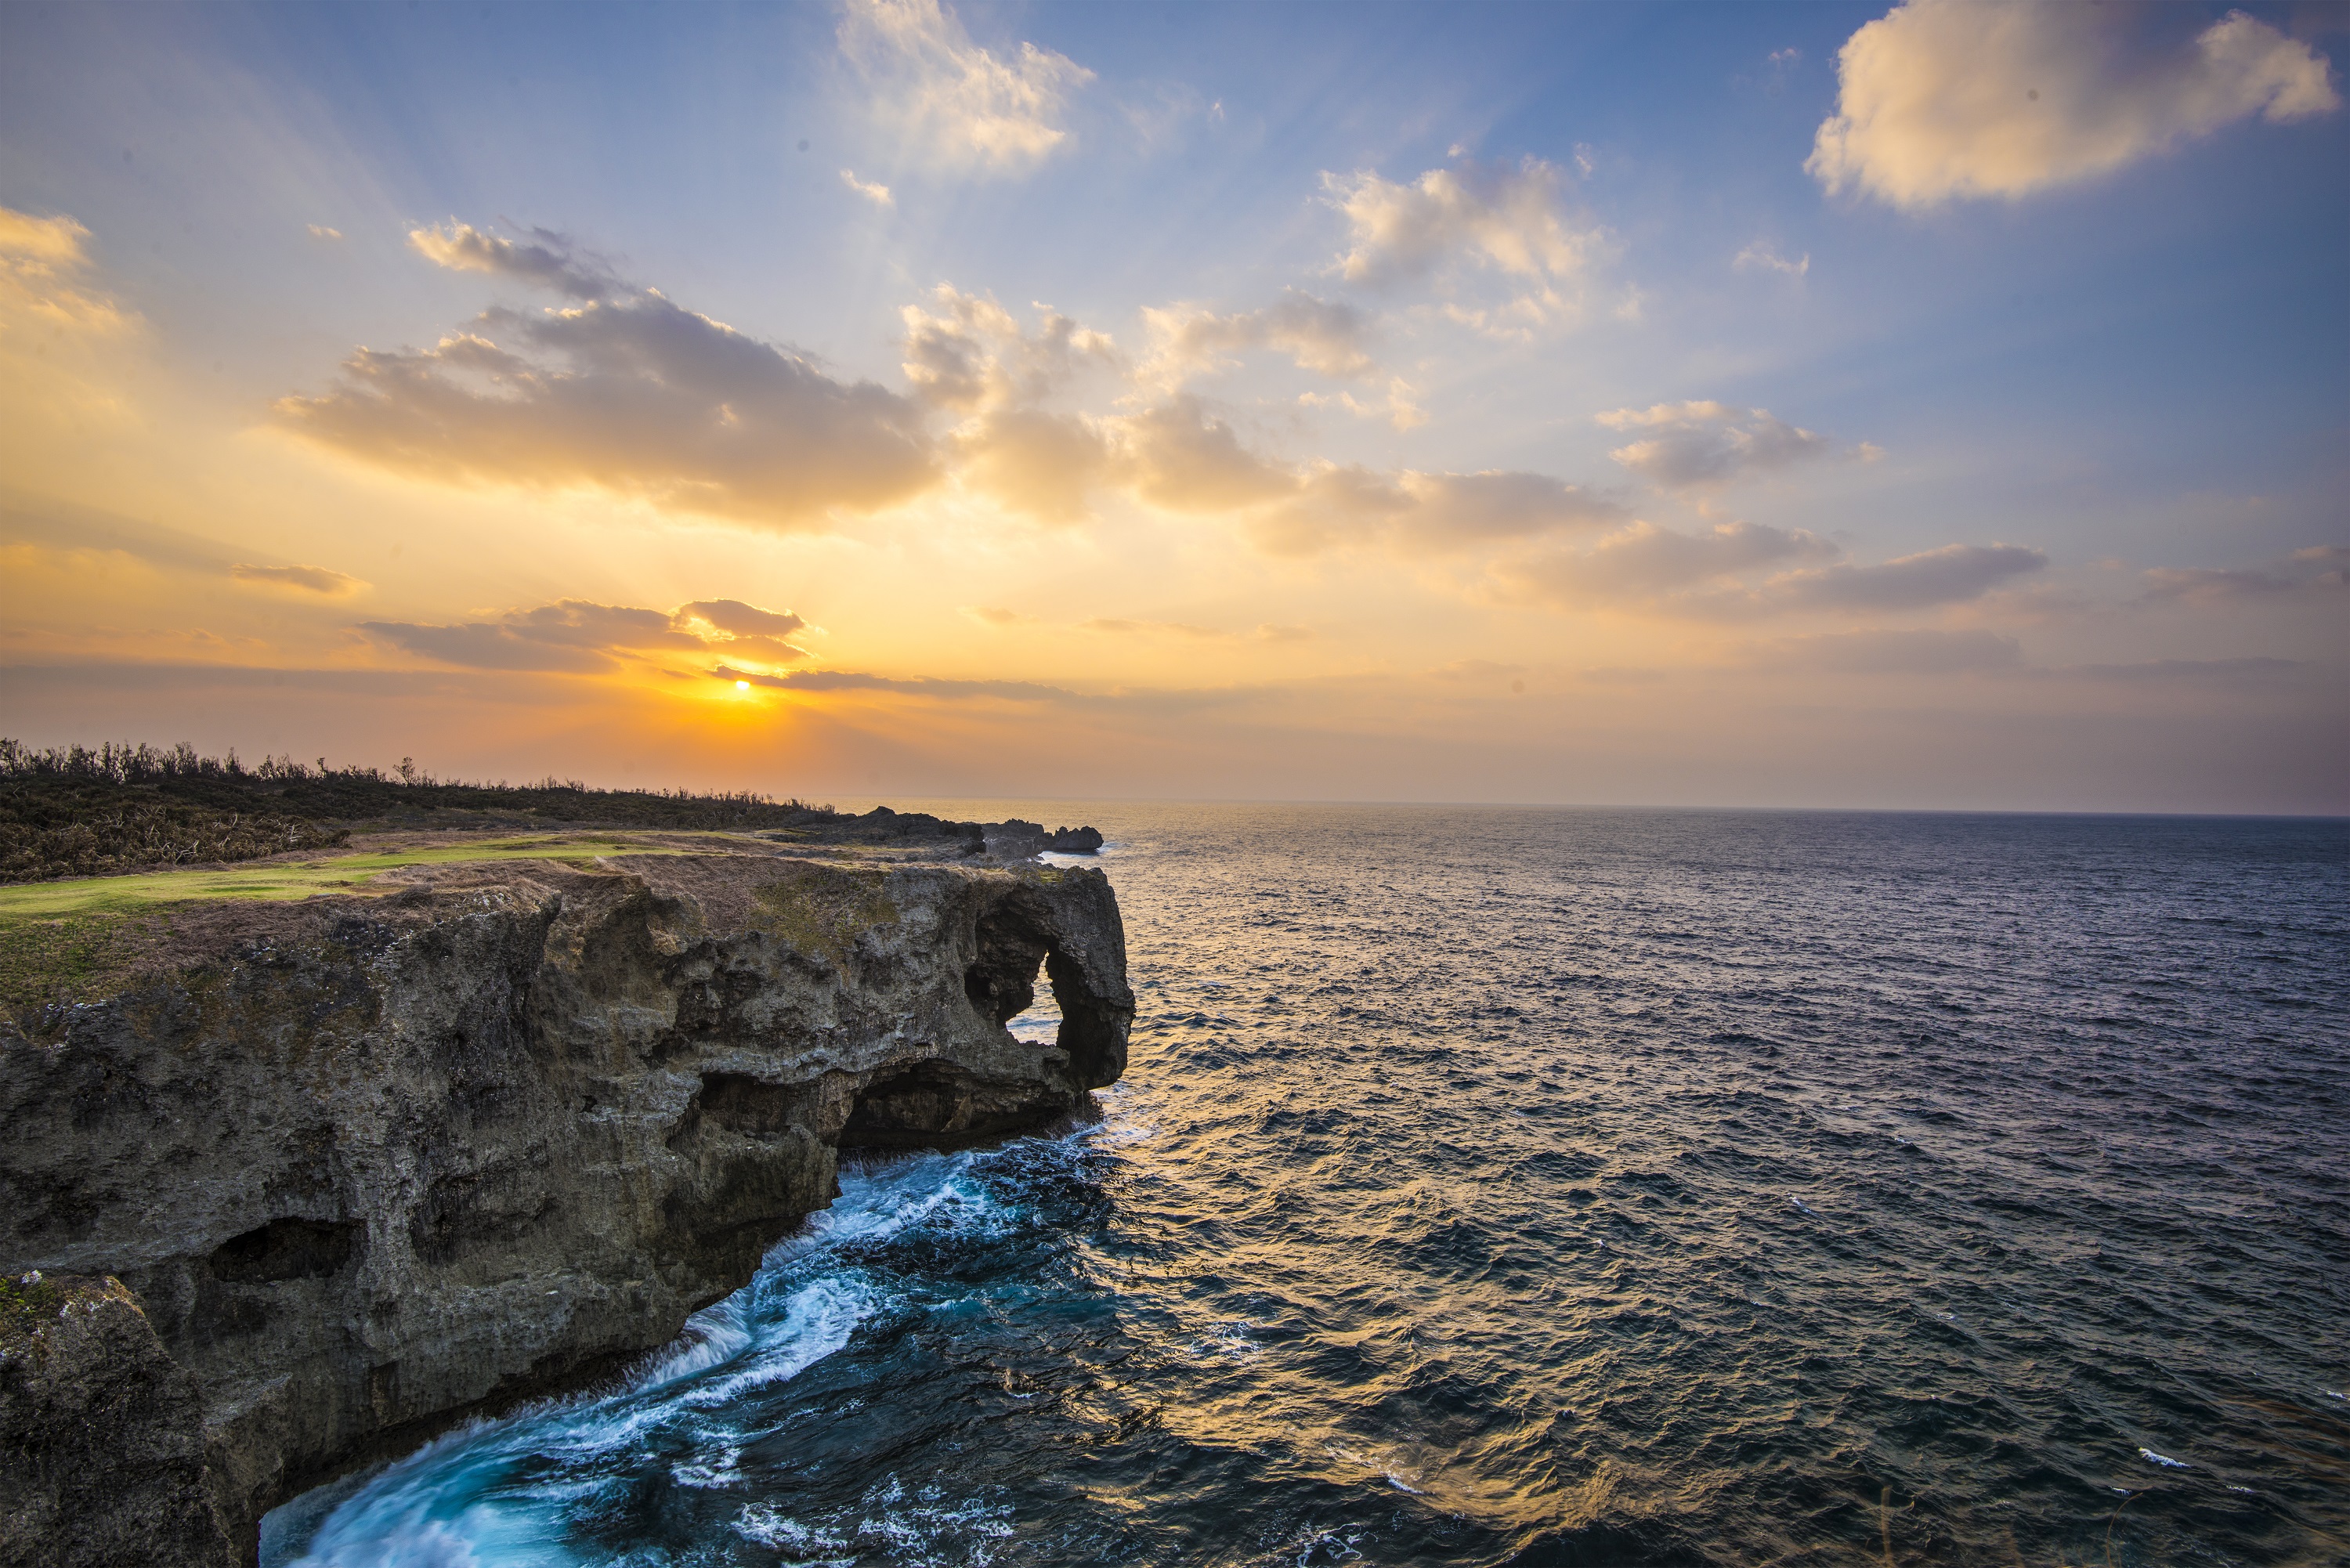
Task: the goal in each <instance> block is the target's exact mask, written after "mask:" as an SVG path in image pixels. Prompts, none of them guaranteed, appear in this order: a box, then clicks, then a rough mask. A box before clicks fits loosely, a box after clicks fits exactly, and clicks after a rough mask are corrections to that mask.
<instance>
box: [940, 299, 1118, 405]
mask: <svg viewBox="0 0 2350 1568" xmlns="http://www.w3.org/2000/svg"><path fill="white" fill-rule="evenodd" d="M1035 308H1036V309H1037V310H1038V311H1039V312H1040V313H1041V314H1040V317H1039V319H1038V321H1037V324H1036V329H1035V331H1034V332H1033V333H1032V332H1030V331H1029V330H1027V329H1026V328H1025V327H1022V326H1021V325H1020V321H1019V318H1018V317H1014V315H1013V314H1012V312H1010V311H1008V310H1006V309H1004V308H1003V306H1001V305H999V304H997V303H996V302H995V300H994V298H993V296H988V295H979V294H965V293H963V292H962V290H960V289H958V288H956V287H955V286H953V285H951V284H943V283H942V284H941V285H939V286H938V287H937V288H935V289H933V290H932V291H931V303H930V305H929V306H928V307H925V306H920V305H909V306H905V307H904V308H903V309H901V310H900V311H899V313H898V314H899V319H900V320H902V321H903V322H904V323H905V324H906V337H905V339H904V342H903V345H902V347H903V348H904V352H905V356H906V358H905V360H904V361H903V363H902V365H901V367H900V368H901V369H903V370H904V371H905V372H906V379H908V380H910V381H911V382H913V383H914V389H915V396H917V397H919V398H920V399H922V400H924V401H926V402H930V403H933V404H935V405H937V406H938V407H941V408H945V409H953V410H960V411H963V412H984V411H987V410H993V409H1003V408H1010V407H1013V406H1015V405H1019V404H1024V403H1033V402H1035V401H1037V400H1040V399H1043V398H1045V397H1046V396H1048V395H1049V394H1051V393H1052V392H1053V391H1054V390H1055V389H1057V388H1058V387H1059V386H1061V385H1062V384H1063V383H1065V382H1066V381H1067V380H1069V379H1071V378H1072V377H1074V376H1076V374H1077V373H1078V372H1079V371H1081V370H1083V369H1087V368H1089V367H1108V366H1114V365H1116V364H1117V363H1118V346H1117V344H1115V343H1114V342H1112V341H1111V340H1110V337H1109V335H1108V334H1107V333H1105V332H1097V331H1095V330H1094V329H1093V328H1092V327H1083V326H1080V325H1079V324H1078V323H1076V321H1074V320H1072V319H1071V318H1069V317H1066V316H1063V315H1062V314H1061V313H1060V312H1058V311H1056V310H1055V309H1053V308H1052V307H1051V306H1045V305H1039V306H1036V307H1035Z"/></svg>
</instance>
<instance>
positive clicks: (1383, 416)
mask: <svg viewBox="0 0 2350 1568" xmlns="http://www.w3.org/2000/svg"><path fill="white" fill-rule="evenodd" d="M1418 396H1419V391H1418V389H1416V388H1414V387H1413V386H1412V384H1411V383H1410V382H1409V381H1407V380H1405V379H1403V378H1402V377H1401V376H1391V377H1389V378H1388V394H1387V396H1386V397H1385V398H1384V399H1377V400H1374V399H1367V398H1358V397H1357V396H1355V394H1354V393H1352V392H1336V393H1327V392H1300V393H1299V394H1298V395H1297V400H1298V401H1299V402H1301V403H1304V404H1305V406H1306V407H1307V408H1310V409H1319V408H1327V407H1330V406H1332V405H1334V404H1335V405H1336V406H1337V407H1339V408H1342V409H1344V410H1347V412H1348V413H1350V414H1352V415H1354V416H1355V417H1356V418H1357V419H1358V420H1383V421H1386V422H1387V423H1388V424H1389V425H1391V426H1393V427H1394V428H1395V429H1397V430H1399V431H1408V430H1417V429H1418V428H1419V426H1421V425H1424V424H1426V423H1427V422H1428V410H1426V409H1423V408H1421V407H1420V406H1419V403H1418V402H1417V401H1415V400H1416V399H1417V398H1418Z"/></svg>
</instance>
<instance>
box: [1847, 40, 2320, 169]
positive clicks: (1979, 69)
mask: <svg viewBox="0 0 2350 1568" xmlns="http://www.w3.org/2000/svg"><path fill="white" fill-rule="evenodd" d="M2173 15H2175V14H2174V13H2168V12H2159V11H2158V12H2154V13H2151V14H2149V13H2143V12H2138V11H2135V10H2133V9H2132V8H2129V7H2125V6H2121V5H2104V6H2098V5H2079V4H2074V3H2071V0H1908V4H1906V5H1899V6H1897V7H1896V8H1895V9H1894V10H1893V11H1891V12H1890V13H1888V14H1887V15H1886V16H1882V17H1879V18H1878V19H1877V20H1876V21H1874V22H1871V23H1869V24H1867V25H1866V26H1863V27H1862V28H1860V30H1859V31H1857V32H1856V33H1854V34H1853V36H1851V37H1850V38H1849V39H1847V40H1846V43H1845V46H1844V49H1843V52H1842V54H1841V55H1840V56H1839V57H1838V69H1839V74H1840V76H1841V78H1842V81H1843V89H1842V93H1841V95H1840V97H1839V99H1838V100H1837V106H1836V113H1835V115H1833V116H1832V117H1830V118H1829V119H1827V120H1825V122H1823V123H1822V124H1821V126H1820V129H1819V135H1818V138H1817V140H1816V141H1815V143H1814V148H1813V151H1812V155H1811V158H1810V160H1809V161H1807V162H1806V163H1805V164H1804V167H1805V168H1806V169H1807V170H1809V171H1811V172H1812V173H1813V174H1814V175H1815V176H1817V177H1818V179H1819V181H1820V182H1821V183H1822V184H1823V185H1825V186H1826V187H1827V189H1828V190H1829V192H1844V191H1846V190H1854V189H1856V190H1858V191H1861V192H1865V193H1866V194H1868V195H1872V196H1876V197H1877V198H1879V199H1881V200H1883V201H1887V202H1892V203H1893V204H1895V205H1897V206H1902V207H1911V208H1917V207H1927V206H1931V205H1933V204H1934V203H1936V202H1945V201H1949V200H1951V199H1953V198H1957V197H1966V196H2005V197H2017V196H2022V195H2024V194H2026V193H2028V192H2033V191H2036V190H2040V189H2042V188H2043V187H2046V186H2051V185H2058V184H2064V183H2068V182H2074V181H2078V180H2085V179H2087V178H2090V177H2092V176H2094V175H2097V174H2102V173H2105V172H2106V171H2111V170H2115V169H2118V168H2121V167H2122V166H2123V165H2125V164H2127V163H2131V162H2134V161H2137V160H2138V159H2140V158H2144V157H2147V156H2149V155H2151V154H2154V153H2157V152H2160V151H2164V150H2165V149H2167V148H2168V147H2171V146H2173V145H2175V144H2177V143H2178V142H2179V141H2181V140H2188V139H2190V138H2194V137H2199V136H2205V135H2209V134H2210V132H2212V131H2214V130H2218V129H2219V128H2220V127H2221V126H2223V125H2227V124H2230V122H2232V121H2235V120H2239V119H2246V118H2249V117H2250V116H2252V115H2256V114H2257V115H2259V116H2261V117H2262V119H2270V120H2287V119H2302V118H2304V117H2306V116H2310V115H2316V114H2324V113H2326V112H2328V111H2330V110H2332V109H2334V108H2336V107H2337V106H2338V105H2339V104H2340V102H2341V99H2340V97H2339V96H2338V95H2337V94H2336V93H2335V91H2334V85H2333V83H2332V81H2331V80H2330V79H2329V71H2328V68H2327V62H2326V60H2325V58H2324V57H2323V56H2321V55H2318V54H2317V53H2315V52H2314V50H2312V49H2311V48H2310V47H2309V46H2308V45H2306V44H2303V43H2301V42H2299V41H2298V40H2296V39H2293V38H2288V37H2286V36H2284V35H2283V34H2282V33H2280V32H2278V31H2277V30H2276V29H2275V28H2274V27H2272V26H2269V25H2268V24H2267V23H2265V22H2262V21H2259V20H2257V19H2256V18H2254V17H2251V16H2246V15H2245V14H2244V13H2243V12H2241V11H2231V12H2230V13H2229V14H2228V15H2227V16H2225V17H2224V18H2222V19H2221V20H2220V21H2218V22H2215V23H2213V24H2212V25H2211V26H2210V27H2208V28H2205V29H2204V30H2203V31H2202V32H2201V33H2200V34H2199V35H2198V36H2195V37H2193V38H2191V39H2189V38H2184V37H2176V36H2174V37H2173V38H2170V39H2168V40H2166V39H2163V38H2161V37H2160V36H2159V35H2161V34H2162V33H2164V32H2165V31H2167V30H2168V29H2167V27H2166V26H2165V24H2167V23H2168V21H2169V20H2170V17H2171V16H2173Z"/></svg>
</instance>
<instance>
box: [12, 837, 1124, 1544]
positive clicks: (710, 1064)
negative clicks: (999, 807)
mask: <svg viewBox="0 0 2350 1568" xmlns="http://www.w3.org/2000/svg"><path fill="white" fill-rule="evenodd" d="M404 875H405V876H406V877H408V880H409V882H410V883H411V885H410V886H408V887H407V888H405V890H403V891H400V892H399V893H396V894H394V895H392V896H390V897H378V898H317V899H312V900H309V901H307V902H304V903H300V904H246V905H221V906H210V907H207V908H205V909H202V910H197V911H193V912H190V913H186V914H182V915H181V916H179V917H178V918H177V919H176V924H175V940H176V941H177V942H178V943H179V950H176V951H175V952H174V953H173V954H172V959H171V961H170V962H169V963H166V964H162V965H160V966H157V967H152V968H151V969H150V970H149V971H147V972H145V973H143V974H141V975H140V976H139V977H137V978H136V979H134V980H133V981H130V982H128V983H127V984H126V985H125V986H124V987H123V988H122V989H121V990H120V993H119V994H116V995H113V996H111V997H109V998H108V999H105V1000H102V1001H99V1002H94V1003H90V1004H87V1005H80V1006H75V1007H70V1008H51V1009H47V1010H46V1011H43V1012H38V1013H31V1014H27V1015H26V1016H23V1017H20V1018H18V1019H16V1020H15V1021H13V1022H9V1023H0V1052H5V1090H4V1091H0V1092H5V1114H6V1116H7V1125H8V1127H9V1128H10V1137H9V1138H8V1139H7V1140H5V1143H0V1174H5V1189H6V1193H7V1196H8V1202H7V1204H6V1206H5V1213H0V1268H5V1270H7V1271H8V1272H11V1273H16V1272H23V1271H26V1270H30V1269H43V1270H48V1271H63V1272H78V1273H83V1274H91V1275H98V1274H111V1275H114V1276H116V1277H117V1278H119V1279H120V1281H121V1282H123V1284H125V1285H127V1286H129V1287H130V1290H131V1291H133V1292H135V1293H137V1297H138V1301H139V1302H140V1303H143V1304H144V1307H145V1320H146V1321H147V1322H149V1323H151V1324H152V1325H153V1332H154V1334H155V1335H156V1336H157V1337H158V1338H159V1339H160V1342H161V1345H162V1346H163V1347H164V1349H166V1350H168V1352H169V1353H170V1355H171V1357H172V1360H173V1361H175V1362H176V1363H177V1364H178V1365H179V1366H182V1367H184V1368H186V1369H187V1371H188V1372H190V1373H192V1375H193V1376H194V1378H195V1380H196V1385H197V1386H198V1387H199V1388H200V1389H201V1396H202V1402H203V1430H204V1435H205V1446H206V1457H207V1458H208V1459H209V1462H210V1468H211V1485H212V1488H213V1493H214V1495H215V1497H216V1498H217V1501H218V1506H219V1511H220V1515H221V1517H222V1518H223V1519H224V1521H226V1524H227V1527H228V1529H229V1531H230V1532H231V1533H232V1534H233V1535H234V1537H235V1539H236V1541H237V1542H238V1544H239V1548H240V1550H241V1552H243V1553H244V1555H245V1556H247V1557H248V1558H249V1557H250V1556H251V1554H252V1552H253V1550H254V1542H255V1526H256V1523H257V1521H258V1520H259V1518H260V1516H261V1514H262V1513H263V1512H264V1511H266V1510H267V1509H269V1508H271V1507H273V1506H275V1505H276V1503H278V1502H280V1501H284V1500H285V1499H286V1498H287V1497H289V1496H291V1495H293V1494H294V1493H295V1492H296V1491H297V1490H301V1489H302V1488H304V1487H307V1486H308V1485H310V1484H313V1483H315V1482H316V1481H317V1480H323V1479H325V1478H327V1477H328V1476H331V1475H332V1474H335V1473H337V1472H338V1471H339V1470H342V1469H348V1468H349V1467H350V1466H351V1465H353V1464H355V1463H359V1462H362V1461H364V1460H365V1459H369V1458H372V1457H375V1456H377V1455H380V1454H384V1453H388V1452H390V1451H394V1450H396V1449H400V1448H403V1447H406V1446H408V1445H410V1444H412V1443H413V1442H415V1441H416V1440H418V1439H419V1438H421V1437H423V1436H425V1435H427V1434H429V1433H430V1432H431V1431H432V1430H434V1429H436V1428H438V1427H439V1426H442V1425H445V1424H446V1423H447V1422H448V1421H449V1420H450V1419H452V1417H454V1416H455V1415H457V1414H459V1413H462V1412H465V1411H469V1410H474V1409H481V1408H485V1407H495V1406H497V1405H499V1404H501V1403H504V1402H508V1401H511V1400H512V1399H514V1398H516V1397H523V1396H526V1395H530V1394H536V1393H542V1392H547V1391H551V1390H555V1389H558V1388H562V1387H567V1386H577V1385H578V1384H579V1383H580V1382H581V1381H582V1380H583V1379H585V1378H587V1377H588V1376H593V1375H594V1374H596V1373H598V1372H600V1371H604V1370H608V1369H612V1368H616V1367H617V1366H619V1365H620V1364H622V1363H624V1362H625V1361H627V1360H628V1359H629V1358H632V1357H634V1356H635V1355H639V1354H640V1353H642V1352H644V1351H647V1350H649V1349H651V1348H653V1347H656V1346H658V1345H661V1344H663V1343H665V1342H666V1341H668V1340H669V1339H671V1338H672V1337H673V1336H674V1335H675V1334H677V1332H678V1331H679V1329H680V1327H681V1325H682V1324H683V1323H684V1321H685V1318H686V1316H687V1314H690V1313H691V1312H693V1311H695V1310H696V1309H698V1308H700V1307H702V1306H703V1305H705V1304H707V1303H710V1302H712V1301H714V1300H716V1299H718V1298H719V1297H720V1296H723V1295H724V1294H725V1293H728V1292H730V1291H733V1290H734V1289H736V1288H738V1287H739V1286H741V1285H742V1284H743V1283H744V1282H746V1281H747V1280H748V1279H749V1278H750V1276H751V1274H752V1272H754V1270H755V1269H756V1267H757V1265H758V1262H759V1259H760V1257H761V1255H762V1254H763V1253H764V1251H765V1250H766V1248H767V1247H769V1246H770V1245H772V1244H773V1243H774V1242H775V1241H776V1240H778V1239H779V1238H781V1237H782V1236H784V1235H785V1234H788V1233H789V1232H790V1231H792V1230H793V1229H794V1228H795V1227H796V1226H797V1225H798V1224H799V1223H800V1221H801V1220H803V1219H804V1218H805V1217H806V1215H807V1214H808V1213H809V1212H811V1211H812V1210H816V1209H819V1208H821V1207H823V1206H824V1205H825V1204H826V1203H827V1201H829V1200H830V1199H831V1197H832V1196H833V1194H834V1191H835V1180H834V1177H835V1170H836V1166H837V1153H838V1150H840V1149H841V1148H843V1147H860V1146H861V1147H874V1148H896V1147H917V1146H938V1145H942V1144H947V1145H951V1144H952V1143H956V1142H961V1141H968V1140H970V1139H972V1138H977V1137H988V1136H993V1135H997V1134H1001V1133H1004V1132H1010V1131H1015V1130H1019V1129H1021V1128H1024V1127H1036V1126H1039V1125H1042V1124H1045V1123H1049V1122H1052V1121H1054V1120H1055V1119H1057V1118H1062V1117H1066V1116H1071V1115H1072V1114H1082V1113H1083V1111H1084V1109H1085V1107H1086V1106H1087V1091H1088V1090H1090V1089H1093V1088H1096V1087H1099V1086H1101V1085H1107V1084H1108V1083H1110V1082H1111V1081H1112V1080H1114V1079H1115V1078H1116V1077H1117V1076H1118V1074H1119V1073H1120V1072H1121V1071H1122V1070H1123V1067H1124V1064H1125V1056H1126V1042H1127V1029H1128V1022H1129V1020H1130V1018H1131V1016H1132V1011H1133V998H1132V993H1131V992H1129V991H1128V987H1127V982H1126V978H1125V939H1124V934H1123V931H1122V929H1121V928H1120V925H1119V921H1118V909H1117V904H1116V901H1115V900H1114V898H1112V896H1111V894H1110V890H1109V887H1108V884H1107V881H1106V880H1105V879H1104V878H1103V877H1102V876H1101V875H1100V873H1098V872H1095V871H1091V870H1084V869H1076V870H1058V869H1051V868H1045V867H1015V868H1012V869H1001V868H994V867H984V866H973V865H971V864H968V863H961V864H958V863H946V862H936V861H923V860H895V861H893V860H886V859H884V860H875V859H858V858H846V859H832V860H827V859H816V858H798V857H792V856H789V855H787V854H781V853H773V854H771V853H764V852H761V851H759V850H757V849H755V848H754V849H748V850H746V851H744V852H743V853H729V854H692V855H679V856H670V857H651V856H622V857H611V858H609V859H607V860H604V861H601V862H597V863H593V864H589V865H583V866H581V867H576V868H575V867H566V866H563V865H561V864H557V863H552V862H546V861H531V862H515V863H510V864H506V865H501V866H494V867H493V866H456V867H434V868H432V869H429V870H427V869H419V870H417V871H414V872H412V873H407V874H404ZM1040 968H1041V970H1042V971H1043V976H1044V978H1045V979H1046V980H1047V981H1049V983H1050V985H1051V987H1052V989H1053V992H1055V996H1056V997H1057V999H1058V1001H1059V1003H1060V1008H1061V1012H1062V1014H1063V1023H1062V1024H1061V1027H1060V1029H1059V1032H1058V1038H1057V1040H1056V1041H1053V1042H1042V1041H1034V1040H1029V1041H1024V1040H1022V1039H1019V1038H1017V1037H1015V1036H1014V1034H1013V1033H1010V1032H1009V1031H1008V1030H1007V1029H1006V1028H1005V1027H1004V1024H1005V1023H1006V1022H1007V1021H1008V1020H1010V1019H1011V1018H1013V1017H1014V1016H1015V1015H1017V1014H1018V1013H1019V1012H1022V1011H1024V1010H1025V1009H1026V1008H1027V1007H1028V1006H1029V1005H1030V1004H1031V1002H1032V1001H1033V1000H1034V997H1035V986H1036V984H1037V981H1038V979H1039V971H1040ZM130 1310H131V1311H134V1312H135V1311H136V1310H137V1308H136V1306H135V1305H134V1306H132V1307H131V1308H130Z"/></svg>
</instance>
